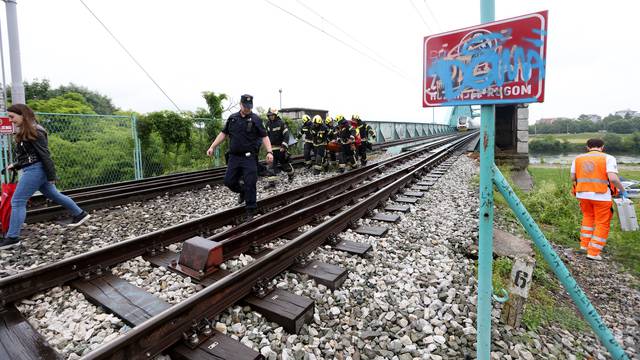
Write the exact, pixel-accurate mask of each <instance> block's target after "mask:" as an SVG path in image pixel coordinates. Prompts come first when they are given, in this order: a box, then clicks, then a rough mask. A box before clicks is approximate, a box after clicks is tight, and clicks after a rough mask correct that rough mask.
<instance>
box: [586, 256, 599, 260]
mask: <svg viewBox="0 0 640 360" xmlns="http://www.w3.org/2000/svg"><path fill="white" fill-rule="evenodd" d="M587 259H589V260H594V261H602V256H600V255H595V256H593V255H587Z"/></svg>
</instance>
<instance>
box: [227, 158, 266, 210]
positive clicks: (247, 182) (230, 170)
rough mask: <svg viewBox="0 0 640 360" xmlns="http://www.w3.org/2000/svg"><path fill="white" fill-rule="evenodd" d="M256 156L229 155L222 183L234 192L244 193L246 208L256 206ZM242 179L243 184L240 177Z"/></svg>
mask: <svg viewBox="0 0 640 360" xmlns="http://www.w3.org/2000/svg"><path fill="white" fill-rule="evenodd" d="M255 158H256V156H255V155H252V156H250V157H246V156H244V155H233V154H231V155H230V156H229V163H228V164H227V172H226V173H225V174H224V185H225V186H226V187H228V188H229V190H231V191H233V192H236V193H244V200H245V202H246V204H247V208H249V209H250V208H253V209H255V208H256V183H257V182H258V170H257V168H256V159H255ZM241 178H242V179H243V180H244V186H241V185H240V179H241Z"/></svg>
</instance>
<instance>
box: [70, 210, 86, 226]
mask: <svg viewBox="0 0 640 360" xmlns="http://www.w3.org/2000/svg"><path fill="white" fill-rule="evenodd" d="M90 217H91V215H89V214H87V212H86V211H83V212H81V213H80V214H78V215H76V216H74V217H73V220H72V221H71V224H69V227H78V226H80V225H82V224H83V223H84V222H85V221H87V220H89V218H90Z"/></svg>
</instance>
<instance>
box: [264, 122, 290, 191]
mask: <svg viewBox="0 0 640 360" xmlns="http://www.w3.org/2000/svg"><path fill="white" fill-rule="evenodd" d="M267 135H268V136H269V141H271V150H273V165H272V166H271V169H272V172H273V174H274V175H275V174H277V173H278V171H279V170H280V169H282V171H284V172H285V173H286V174H287V176H289V179H291V178H292V177H293V166H291V164H290V163H289V159H288V156H287V155H288V154H287V144H288V142H289V127H288V126H287V123H285V122H284V121H283V120H282V119H281V118H280V117H279V116H278V115H275V118H274V119H273V120H268V121H267Z"/></svg>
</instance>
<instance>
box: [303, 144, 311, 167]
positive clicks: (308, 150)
mask: <svg viewBox="0 0 640 360" xmlns="http://www.w3.org/2000/svg"><path fill="white" fill-rule="evenodd" d="M303 150H304V165H305V166H306V167H307V168H310V167H311V164H312V163H313V159H312V156H311V153H312V152H313V144H312V143H310V142H305V143H304V149H303Z"/></svg>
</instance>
